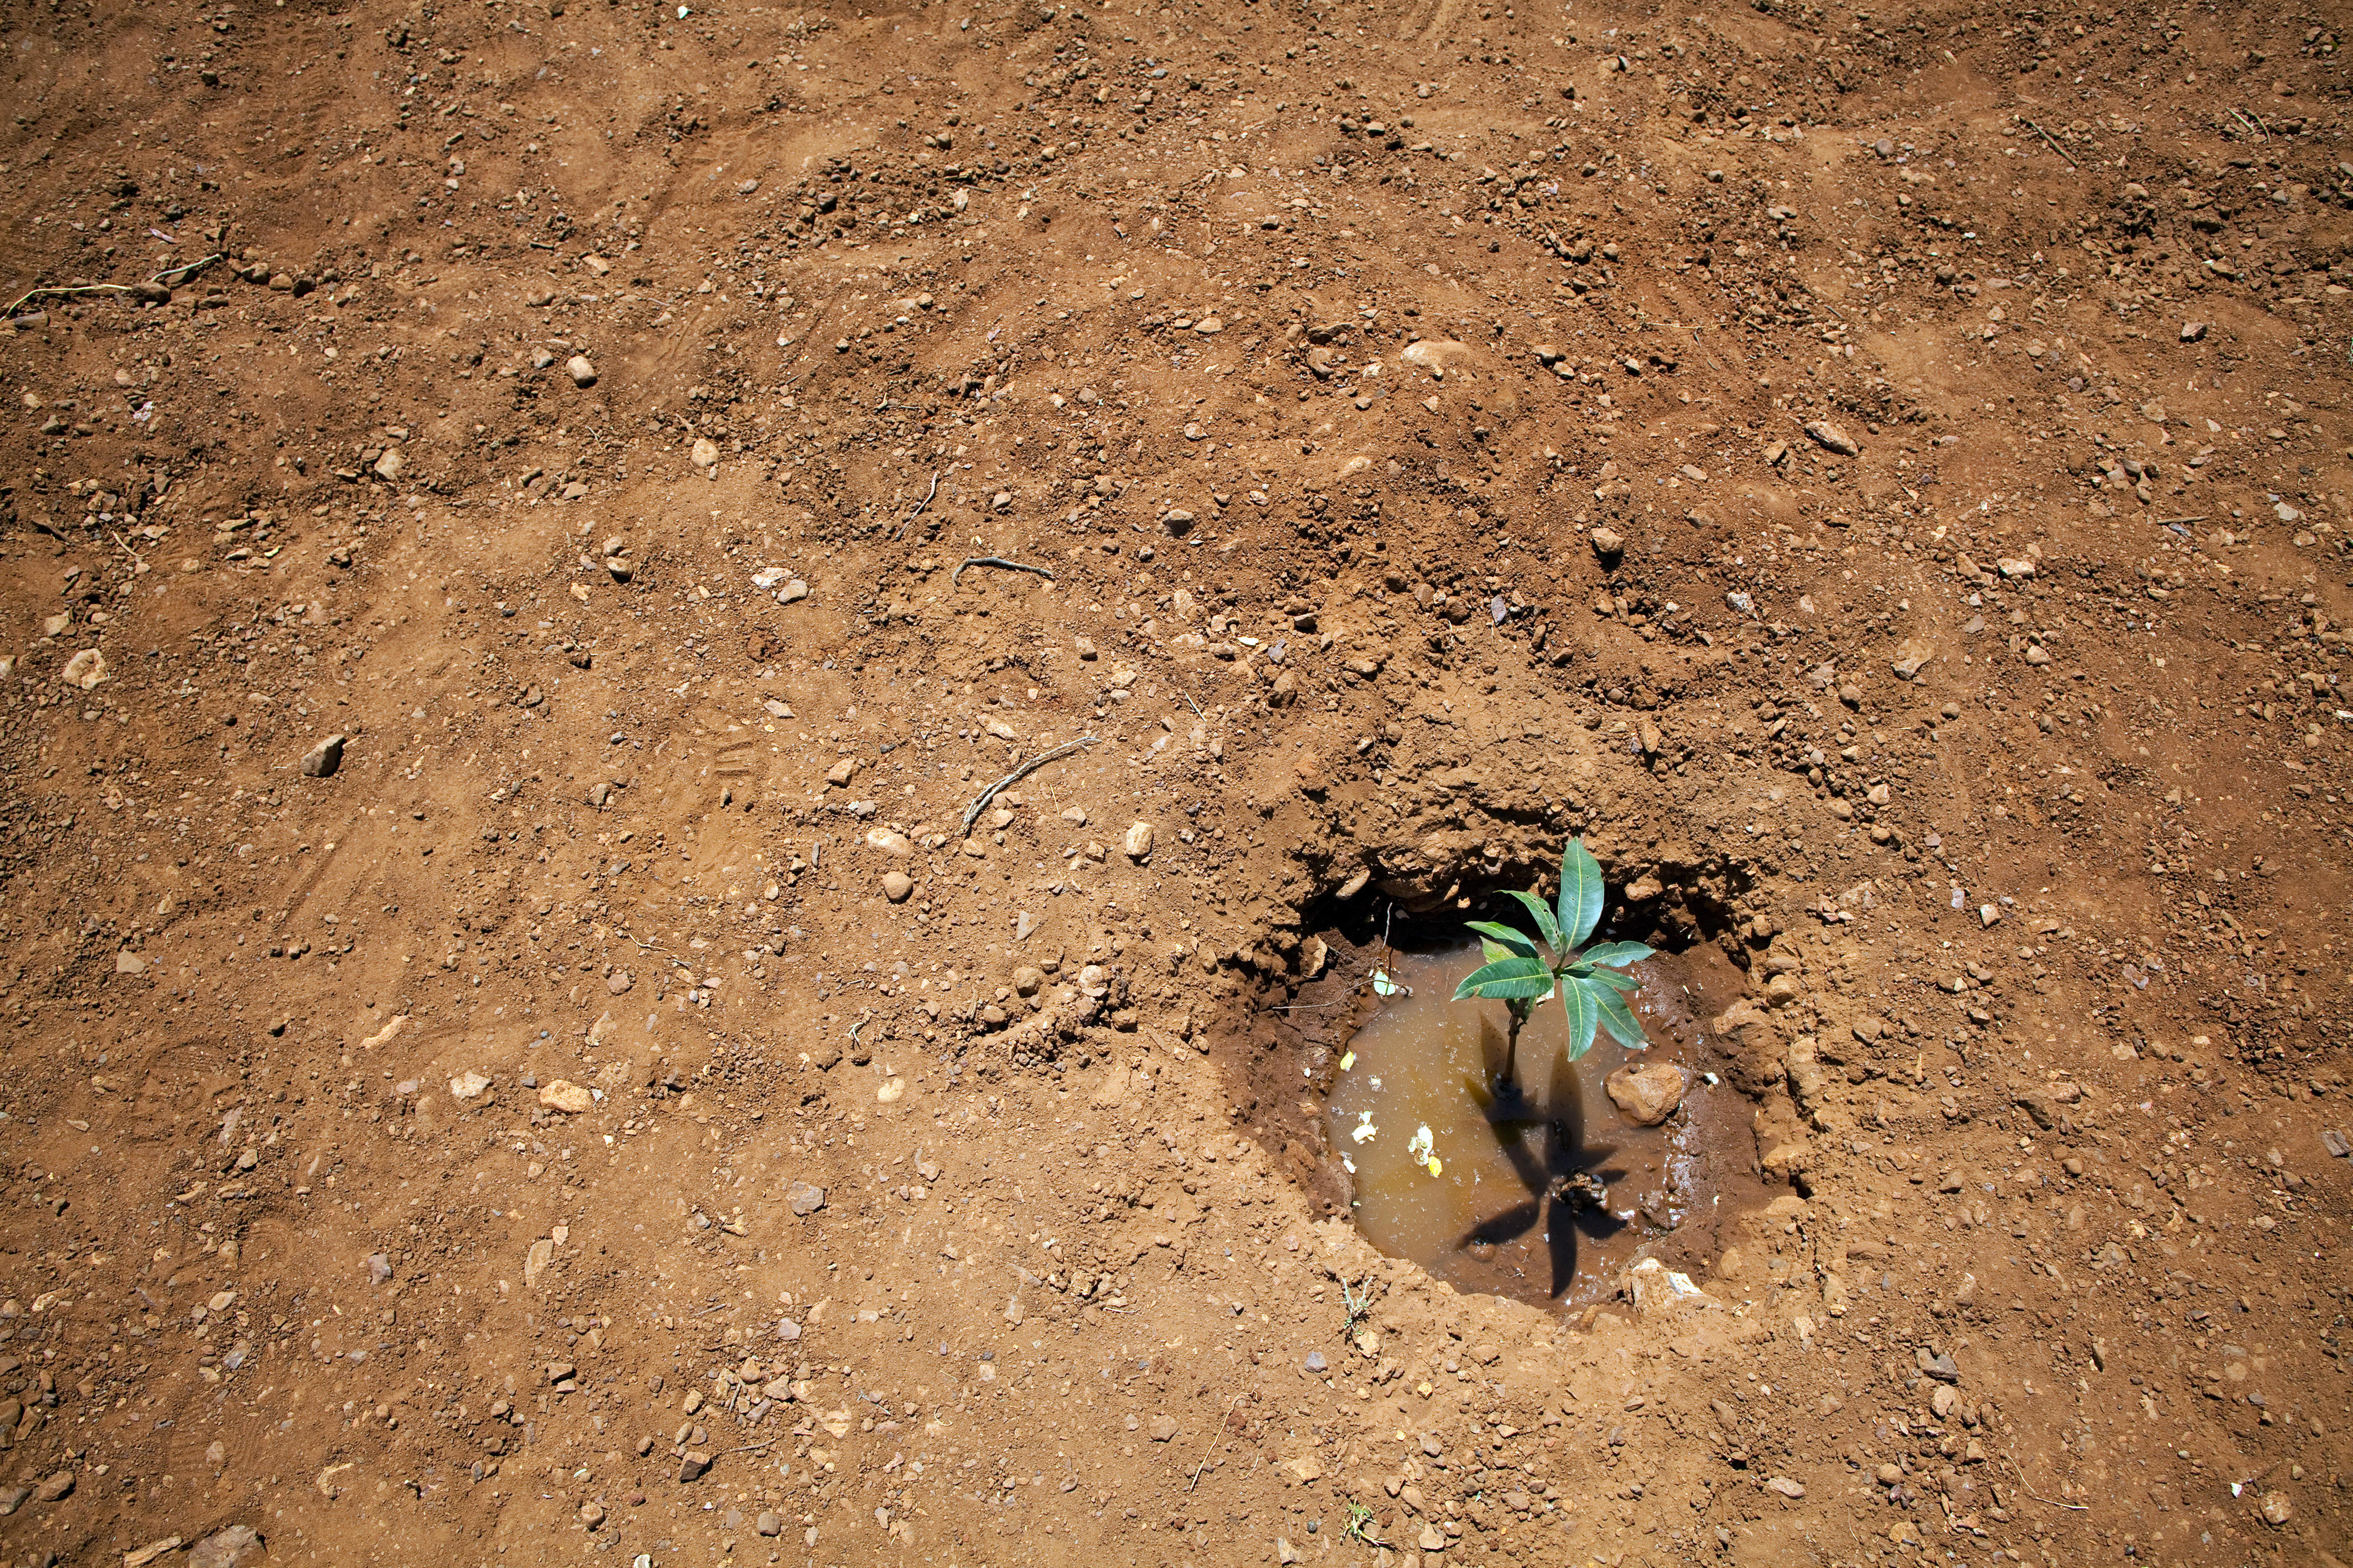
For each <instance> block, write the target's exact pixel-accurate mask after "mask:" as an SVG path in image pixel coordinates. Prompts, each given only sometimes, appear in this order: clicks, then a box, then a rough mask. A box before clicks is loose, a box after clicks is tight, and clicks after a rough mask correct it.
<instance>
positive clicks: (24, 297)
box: [0, 250, 227, 316]
mask: <svg viewBox="0 0 2353 1568" xmlns="http://www.w3.org/2000/svg"><path fill="white" fill-rule="evenodd" d="M225 255H227V252H225V251H219V250H216V251H214V252H213V253H212V254H211V255H210V256H207V257H206V258H203V259H202V260H200V261H191V262H187V263H185V265H183V266H179V267H166V268H164V270H163V271H161V272H158V273H157V274H155V276H153V278H150V279H147V282H148V285H149V286H150V287H152V288H157V289H169V288H171V287H172V285H171V284H169V283H166V282H164V279H166V278H176V279H184V280H185V279H186V278H187V277H188V275H189V274H191V273H194V272H201V271H202V270H204V269H205V268H207V267H210V266H211V265H212V264H213V263H214V262H216V261H218V260H220V259H221V258H222V257H224V256H225ZM136 287H137V285H135V284H131V283H69V284H64V285H60V286H58V287H56V288H37V289H26V290H25V291H24V292H23V293H22V294H19V295H17V296H16V300H14V301H12V302H11V303H10V304H8V305H7V306H6V307H5V308H0V316H13V315H15V314H16V312H17V311H19V310H23V309H24V308H25V307H26V306H27V305H29V304H31V303H32V302H33V301H34V300H70V299H72V298H74V297H75V296H76V295H80V294H128V293H130V292H132V289H134V288H136Z"/></svg>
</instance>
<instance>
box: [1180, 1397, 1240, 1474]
mask: <svg viewBox="0 0 2353 1568" xmlns="http://www.w3.org/2000/svg"><path fill="white" fill-rule="evenodd" d="M1241 1402H1242V1396H1241V1395H1240V1394H1235V1395H1234V1397H1233V1401H1232V1403H1231V1404H1229V1405H1227V1406H1226V1409H1225V1414H1223V1415H1219V1417H1218V1429H1217V1430H1216V1431H1215V1432H1212V1433H1210V1434H1209V1446H1208V1447H1206V1448H1204V1449H1202V1450H1201V1462H1200V1463H1199V1464H1198V1465H1196V1466H1194V1467H1193V1479H1191V1480H1189V1481H1187V1482H1186V1483H1185V1489H1186V1490H1187V1491H1188V1492H1189V1491H1191V1490H1192V1489H1194V1488H1195V1487H1198V1486H1199V1485H1200V1484H1201V1472H1202V1471H1203V1470H1206V1469H1208V1468H1209V1456H1210V1455H1212V1454H1214V1453H1216V1452H1217V1451H1218V1440H1219V1438H1221V1437H1223V1436H1225V1435H1226V1423H1227V1422H1229V1421H1230V1420H1232V1419H1233V1417H1234V1406H1235V1405H1240V1403H1241Z"/></svg>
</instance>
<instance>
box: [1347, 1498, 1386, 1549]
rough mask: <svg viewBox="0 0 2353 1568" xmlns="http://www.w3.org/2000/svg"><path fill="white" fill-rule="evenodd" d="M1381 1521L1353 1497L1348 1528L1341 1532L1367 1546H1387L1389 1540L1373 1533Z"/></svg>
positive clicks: (1349, 1538)
mask: <svg viewBox="0 0 2353 1568" xmlns="http://www.w3.org/2000/svg"><path fill="white" fill-rule="evenodd" d="M1379 1522H1380V1521H1378V1520H1377V1519H1375V1518H1374V1517H1373V1510H1371V1509H1368V1508H1366V1506H1365V1505H1364V1504H1363V1503H1360V1502H1357V1501H1356V1500H1354V1499H1353V1498H1352V1499H1350V1500H1348V1528H1347V1529H1345V1530H1344V1531H1341V1532H1340V1533H1341V1534H1342V1535H1343V1536H1344V1537H1345V1538H1346V1539H1348V1540H1350V1541H1357V1542H1363V1543H1364V1544H1365V1545H1366V1546H1387V1545H1388V1542H1386V1541H1383V1540H1382V1539H1381V1538H1380V1537H1378V1536H1377V1535H1375V1534H1374V1533H1373V1526H1374V1525H1376V1524H1377V1523H1379Z"/></svg>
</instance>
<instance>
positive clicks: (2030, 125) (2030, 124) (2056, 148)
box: [2019, 120, 2075, 169]
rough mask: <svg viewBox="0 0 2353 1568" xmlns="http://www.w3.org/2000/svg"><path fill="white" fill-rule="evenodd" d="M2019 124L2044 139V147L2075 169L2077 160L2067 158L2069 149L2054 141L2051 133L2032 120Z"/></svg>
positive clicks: (2022, 121)
mask: <svg viewBox="0 0 2353 1568" xmlns="http://www.w3.org/2000/svg"><path fill="white" fill-rule="evenodd" d="M2019 123H2020V124H2021V125H2023V126H2025V127H2026V128H2027V129H2028V130H2029V131H2031V132H2034V133H2035V134H2036V135H2037V136H2040V137H2042V142H2043V145H2044V146H2046V147H2049V148H2050V149H2051V150H2052V152H2053V153H2058V154H2059V157H2060V159H2061V161H2062V162H2063V163H2065V164H2066V165H2067V166H2068V167H2069V168H2071V169H2072V168H2073V167H2075V160H2074V159H2073V158H2070V157H2068V156H2067V149H2065V148H2064V147H2062V146H2061V145H2059V143H2058V142H2055V141H2053V140H2052V136H2051V132H2048V131H2045V130H2043V129H2042V127H2041V126H2040V125H2037V124H2035V123H2034V121H2031V120H2021V121H2019Z"/></svg>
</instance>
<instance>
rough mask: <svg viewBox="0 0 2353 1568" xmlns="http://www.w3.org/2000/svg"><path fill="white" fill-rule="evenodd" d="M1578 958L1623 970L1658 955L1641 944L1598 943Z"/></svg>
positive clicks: (1579, 960)
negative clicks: (1626, 966)
mask: <svg viewBox="0 0 2353 1568" xmlns="http://www.w3.org/2000/svg"><path fill="white" fill-rule="evenodd" d="M1657 956H1658V954H1657V952H1654V951H1653V950H1652V949H1651V948H1647V947H1644V946H1643V945H1642V944H1641V942H1595V943H1594V944H1593V945H1592V946H1591V947H1588V948H1587V949H1586V950H1585V951H1584V952H1580V953H1578V954H1577V960H1578V962H1580V963H1606V964H1609V965H1610V966H1611V967H1612V968H1623V967H1624V966H1625V965H1627V964H1629V963H1641V962H1642V960H1644V959H1646V958H1655V957H1657Z"/></svg>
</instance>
